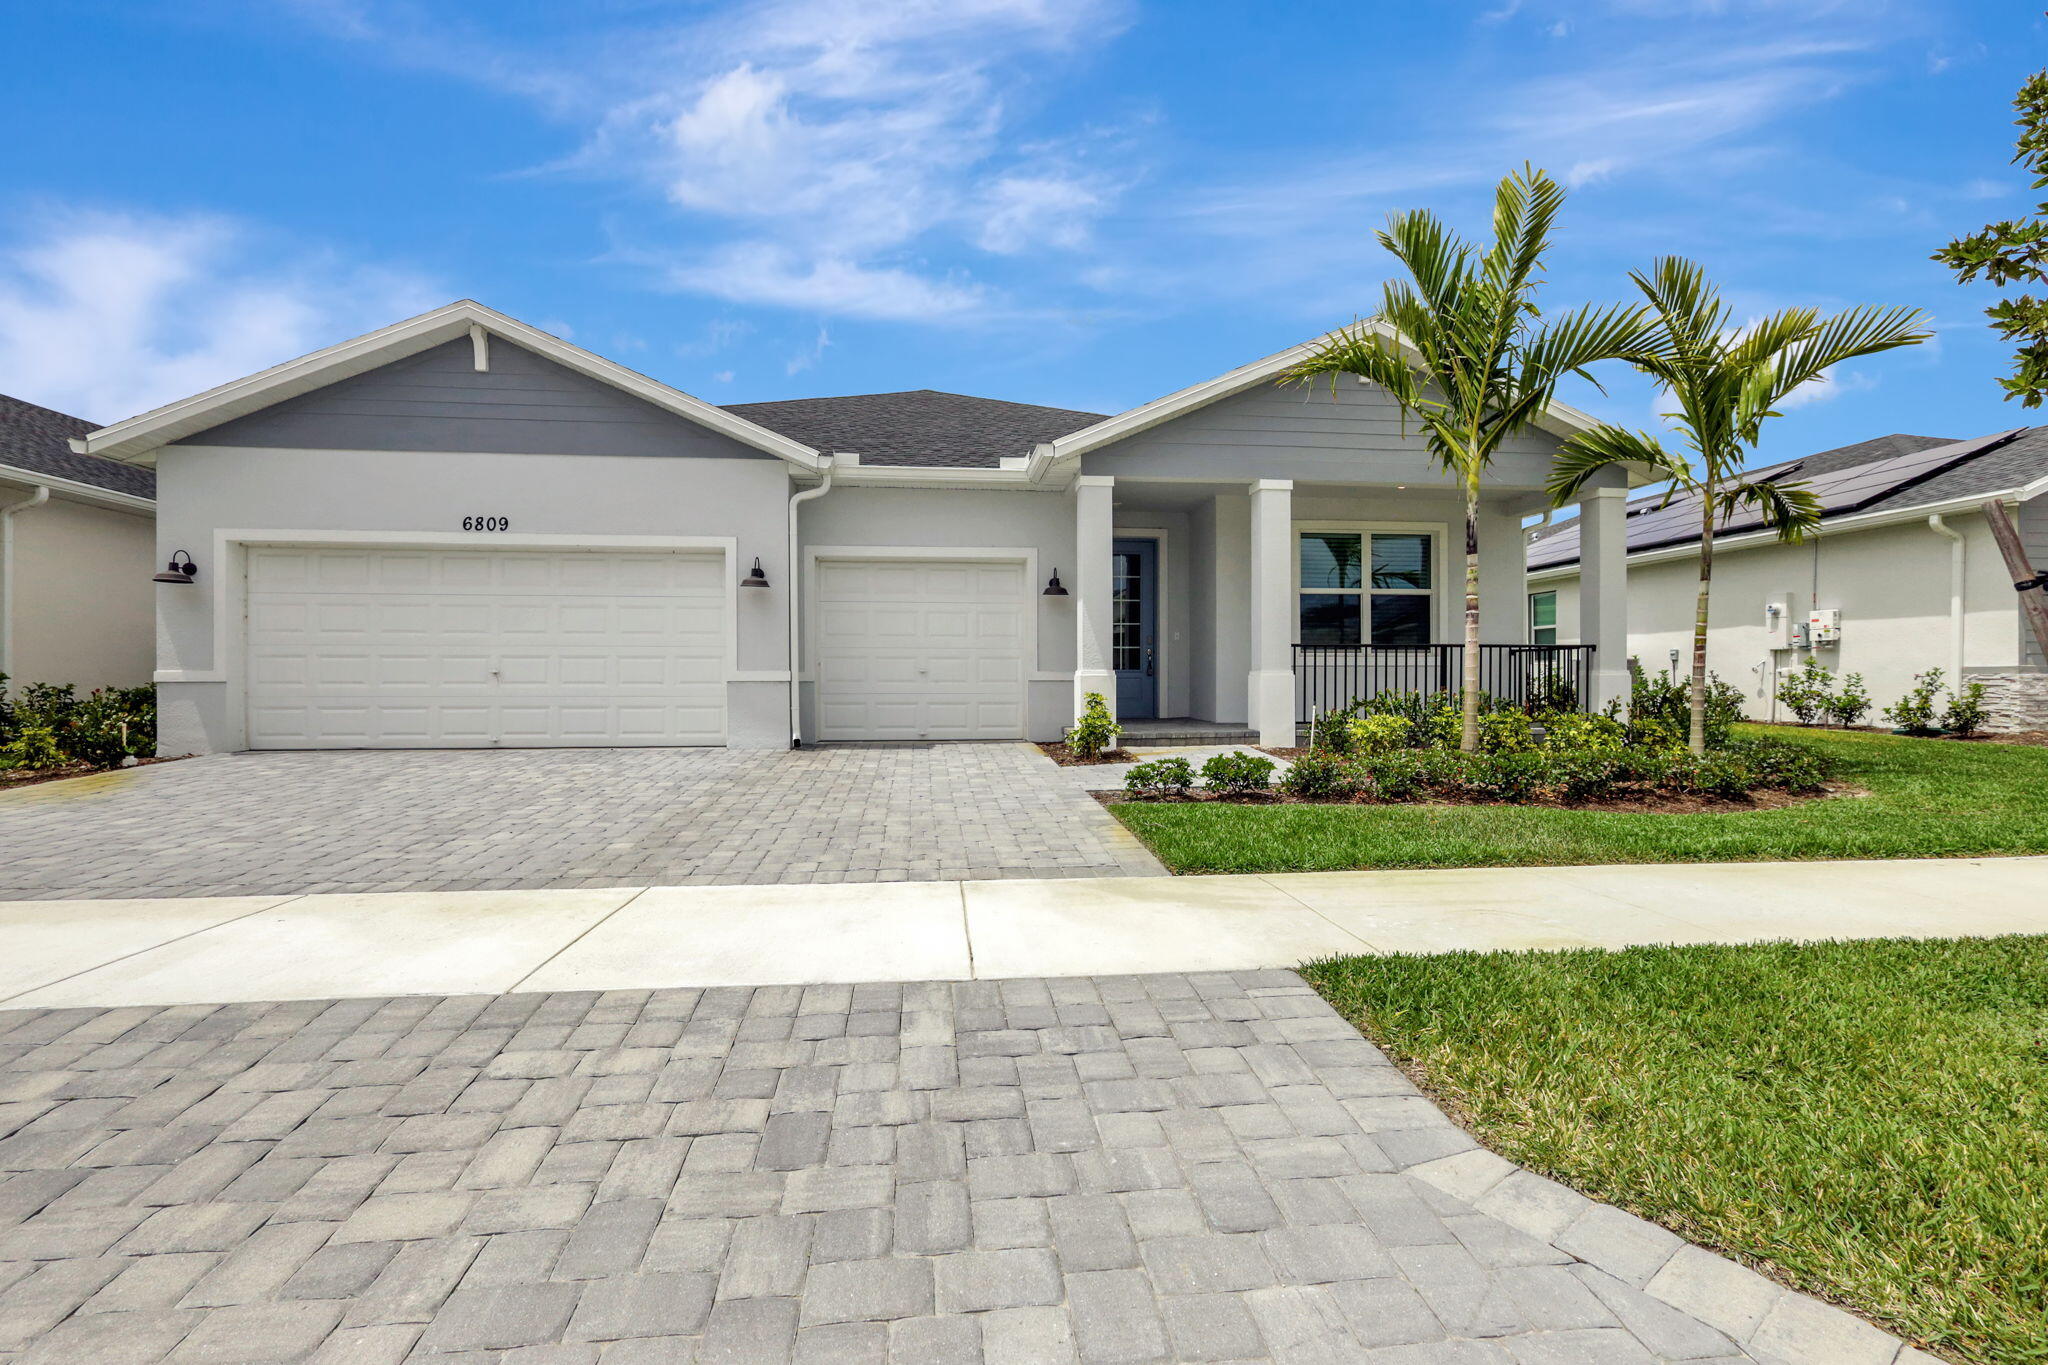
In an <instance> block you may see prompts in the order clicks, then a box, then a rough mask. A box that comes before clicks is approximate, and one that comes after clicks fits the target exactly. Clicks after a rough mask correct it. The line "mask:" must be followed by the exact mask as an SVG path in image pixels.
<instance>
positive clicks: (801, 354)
mask: <svg viewBox="0 0 2048 1365" xmlns="http://www.w3.org/2000/svg"><path fill="white" fill-rule="evenodd" d="M831 344H832V337H831V334H830V333H828V332H827V331H826V330H825V328H824V327H823V326H822V325H820V326H819V328H818V337H817V340H815V341H813V342H812V343H811V344H810V345H808V346H806V347H804V348H803V349H802V350H801V351H798V352H797V353H796V354H795V355H793V356H791V357H790V358H789V363H788V364H787V365H785V366H784V367H783V373H784V374H801V373H803V371H805V370H808V369H810V368H811V367H812V366H813V365H816V364H817V363H818V362H819V361H820V360H823V359H824V358H825V348H826V347H827V346H830V345H831Z"/></svg>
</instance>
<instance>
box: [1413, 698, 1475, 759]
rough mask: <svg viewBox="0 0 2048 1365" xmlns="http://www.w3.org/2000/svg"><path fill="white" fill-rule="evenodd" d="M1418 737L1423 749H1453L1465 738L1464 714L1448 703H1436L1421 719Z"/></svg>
mask: <svg viewBox="0 0 2048 1365" xmlns="http://www.w3.org/2000/svg"><path fill="white" fill-rule="evenodd" d="M1418 735H1419V738H1420V739H1421V741H1422V747H1423V748H1425V749H1455V748H1457V747H1458V741H1459V740H1461V739H1463V738H1464V737H1465V713H1464V712H1463V711H1461V710H1460V709H1459V708H1458V707H1456V706H1453V705H1452V704H1451V703H1450V702H1448V701H1442V702H1438V703H1437V704H1436V705H1435V706H1433V707H1431V708H1430V710H1429V714H1427V715H1425V716H1424V717H1423V718H1422V724H1421V725H1420V726H1419V727H1418Z"/></svg>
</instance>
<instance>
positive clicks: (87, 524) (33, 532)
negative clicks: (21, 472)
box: [0, 485, 156, 692]
mask: <svg viewBox="0 0 2048 1365" xmlns="http://www.w3.org/2000/svg"><path fill="white" fill-rule="evenodd" d="M31 491H32V490H31V489H28V488H19V487H15V486H12V485H9V486H7V487H6V488H4V489H0V502H18V501H20V500H21V498H22V497H23V496H25V495H26V494H28V493H30V492H31ZM155 560H156V542H155V538H154V533H153V532H152V529H151V518H150V515H149V513H147V512H139V511H137V512H129V511H120V510H116V509H114V508H109V507H100V506H96V505H94V504H91V503H85V502H79V501H75V500H73V499H71V498H69V497H66V496H65V495H63V494H61V493H59V494H53V495H52V496H51V498H50V500H49V501H48V502H45V503H44V504H43V505H42V506H40V507H32V508H28V509H26V510H24V511H22V512H20V513H19V514H17V515H16V516H15V517H14V579H15V581H14V584H13V606H14V633H13V656H12V657H10V658H7V659H5V660H0V672H5V673H7V674H8V675H9V676H10V679H11V681H10V686H13V687H19V686H21V685H23V684H25V683H70V684H72V685H73V686H75V687H76V688H78V690H79V691H80V692H87V691H90V690H92V689H93V688H96V687H139V686H141V685H143V684H145V683H147V682H148V681H149V678H150V673H151V670H152V666H153V654H154V641H155V632H156V627H155V624H154V616H155V610H156V602H155V597H156V589H155V587H154V586H153V585H152V584H151V583H150V581H149V577H150V575H151V574H152V573H154V572H155V571H156V570H155V568H154V567H153V566H154V563H155Z"/></svg>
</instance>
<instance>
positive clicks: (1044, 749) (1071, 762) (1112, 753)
mask: <svg viewBox="0 0 2048 1365" xmlns="http://www.w3.org/2000/svg"><path fill="white" fill-rule="evenodd" d="M1038 751H1039V752H1040V753H1042V754H1044V755H1045V756H1046V757H1047V758H1049V759H1051V760H1052V761H1053V762H1055V763H1057V764H1059V765H1060V766H1061V767H1062V768H1086V767H1091V766H1093V765H1094V764H1097V763H1136V762H1137V761H1138V756H1137V755H1136V754H1134V753H1132V752H1131V751H1130V750H1129V749H1104V750H1103V751H1102V753H1101V754H1100V755H1099V756H1098V757H1095V758H1083V757H1081V756H1080V755H1079V754H1077V753H1075V752H1074V751H1073V750H1072V749H1069V748H1068V747H1067V746H1066V745H1064V744H1041V745H1039V746H1038Z"/></svg>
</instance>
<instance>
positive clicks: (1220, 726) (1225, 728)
mask: <svg viewBox="0 0 2048 1365" xmlns="http://www.w3.org/2000/svg"><path fill="white" fill-rule="evenodd" d="M1122 738H1123V744H1124V747H1125V748H1133V747H1135V748H1139V749H1150V748H1156V747H1158V746H1160V745H1163V744H1256V743H1258V741H1259V732H1258V731H1256V730H1250V729H1246V728H1245V727H1244V726H1242V725H1229V724H1224V723H1222V722H1219V721H1213V720H1195V719H1193V718H1191V717H1168V718H1165V719H1161V720H1127V721H1125V722H1124V732H1123V737H1122Z"/></svg>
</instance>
